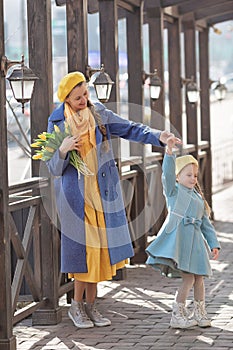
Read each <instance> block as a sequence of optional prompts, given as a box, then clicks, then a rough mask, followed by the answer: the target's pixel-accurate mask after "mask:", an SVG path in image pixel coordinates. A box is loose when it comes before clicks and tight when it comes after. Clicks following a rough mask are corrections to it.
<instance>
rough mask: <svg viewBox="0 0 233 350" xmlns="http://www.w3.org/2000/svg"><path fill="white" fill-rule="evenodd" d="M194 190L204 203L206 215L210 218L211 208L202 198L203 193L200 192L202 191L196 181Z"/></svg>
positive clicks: (203, 197)
mask: <svg viewBox="0 0 233 350" xmlns="http://www.w3.org/2000/svg"><path fill="white" fill-rule="evenodd" d="M195 189H196V190H197V192H198V193H199V194H200V195H201V197H202V199H203V201H204V204H205V209H206V212H207V214H208V216H210V214H211V208H210V206H209V204H208V202H207V200H206V199H205V196H204V193H203V192H202V189H201V186H200V184H199V182H198V181H197V183H196V185H195Z"/></svg>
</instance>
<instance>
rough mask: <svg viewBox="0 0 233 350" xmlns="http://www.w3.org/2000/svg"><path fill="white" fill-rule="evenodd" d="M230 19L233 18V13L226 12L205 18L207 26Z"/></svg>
mask: <svg viewBox="0 0 233 350" xmlns="http://www.w3.org/2000/svg"><path fill="white" fill-rule="evenodd" d="M231 20H233V13H227V14H225V15H220V16H219V15H218V16H214V17H212V18H209V19H207V24H208V25H209V26H211V25H213V24H217V23H221V22H226V21H231ZM197 23H198V22H197Z"/></svg>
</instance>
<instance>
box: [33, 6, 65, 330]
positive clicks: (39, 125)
mask: <svg viewBox="0 0 233 350" xmlns="http://www.w3.org/2000/svg"><path fill="white" fill-rule="evenodd" d="M27 13H28V32H29V33H30V35H29V36H28V40H29V63H30V67H31V68H32V70H33V71H34V72H35V74H36V75H37V76H38V77H39V80H38V81H37V82H36V85H35V90H34V94H33V97H32V100H31V128H32V138H35V137H36V136H37V134H38V133H39V132H42V131H45V130H46V129H47V123H48V116H49V114H50V113H51V110H52V98H53V84H52V80H53V79H52V39H51V2H50V0H46V1H41V0H34V1H31V0H28V1H27ZM39 166H40V164H39V162H36V161H33V164H32V175H33V176H38V175H39ZM46 199H47V200H49V201H51V202H52V194H51V191H48V197H47V198H46ZM54 230H55V228H54V226H53V225H52V223H51V220H50V218H49V216H48V215H47V213H46V212H45V210H42V212H41V258H42V280H43V297H45V298H46V299H47V301H46V305H45V307H44V308H43V309H40V310H37V311H36V312H35V313H34V314H33V324H57V323H58V322H60V321H61V308H60V307H59V305H58V273H59V269H58V249H57V240H56V235H55V232H54ZM48 266H49V269H48Z"/></svg>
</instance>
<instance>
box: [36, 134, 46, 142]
mask: <svg viewBox="0 0 233 350" xmlns="http://www.w3.org/2000/svg"><path fill="white" fill-rule="evenodd" d="M38 137H39V139H41V140H44V141H46V136H45V135H43V134H39V135H38Z"/></svg>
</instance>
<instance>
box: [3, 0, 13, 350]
mask: <svg viewBox="0 0 233 350" xmlns="http://www.w3.org/2000/svg"><path fill="white" fill-rule="evenodd" d="M0 19H1V20H0V38H1V40H0V59H1V58H2V56H4V54H5V46H4V14H3V0H0ZM0 116H1V118H0V149H1V164H0V227H1V229H0V276H1V297H0V350H14V349H16V339H15V336H13V324H12V299H11V256H10V235H9V219H8V215H9V211H8V195H9V193H8V166H7V122H6V84H5V74H4V73H3V72H0Z"/></svg>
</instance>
